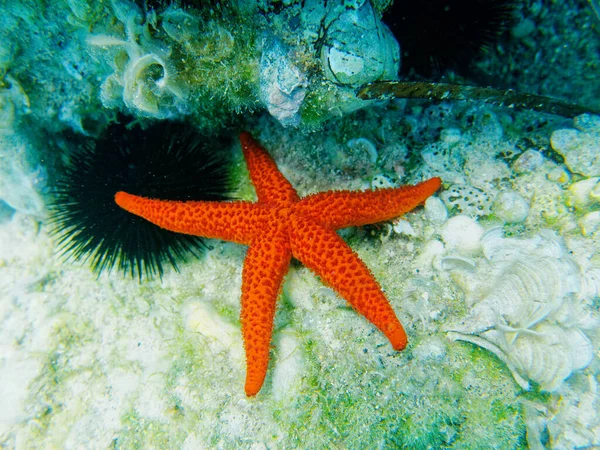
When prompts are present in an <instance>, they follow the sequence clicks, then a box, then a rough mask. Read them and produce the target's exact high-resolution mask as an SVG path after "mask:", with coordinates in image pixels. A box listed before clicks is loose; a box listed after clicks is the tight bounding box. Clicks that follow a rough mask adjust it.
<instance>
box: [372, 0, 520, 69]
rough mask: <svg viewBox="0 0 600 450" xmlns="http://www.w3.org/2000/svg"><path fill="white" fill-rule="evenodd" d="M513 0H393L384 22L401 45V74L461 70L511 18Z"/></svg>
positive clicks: (492, 41) (490, 41) (488, 43)
mask: <svg viewBox="0 0 600 450" xmlns="http://www.w3.org/2000/svg"><path fill="white" fill-rule="evenodd" d="M515 3H516V2H515V1H514V0H422V1H418V2H416V1H407V0H396V1H394V4H393V5H392V6H391V7H390V8H389V9H388V11H386V13H385V14H384V16H383V21H384V22H385V23H386V24H387V25H388V26H389V27H390V29H391V30H392V33H394V36H395V37H396V39H397V40H398V43H399V44H400V50H401V52H402V69H401V71H402V73H403V74H408V73H409V72H410V71H411V70H413V71H414V72H416V73H418V74H419V75H422V76H425V77H438V76H440V75H443V73H444V71H446V70H448V69H454V70H457V71H459V72H463V71H464V70H465V68H466V67H467V66H468V65H469V63H470V62H471V60H472V59H473V58H474V57H476V56H478V55H479V53H480V52H481V51H482V50H483V49H485V48H486V47H488V46H489V45H491V44H492V43H494V42H495V41H496V40H497V39H498V37H499V36H500V34H501V33H502V32H503V31H504V30H505V29H506V28H507V26H508V25H509V24H510V23H511V21H512V20H513V10H514V9H515Z"/></svg>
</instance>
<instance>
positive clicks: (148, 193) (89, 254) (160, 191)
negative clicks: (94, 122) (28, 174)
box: [50, 122, 229, 281]
mask: <svg viewBox="0 0 600 450" xmlns="http://www.w3.org/2000/svg"><path fill="white" fill-rule="evenodd" d="M225 145H227V144H225V143H224V142H222V140H221V141H220V142H216V140H215V139H212V138H211V139H210V140H209V139H208V138H206V137H205V136H202V135H199V134H198V133H197V132H195V131H194V130H193V129H191V127H189V126H187V125H185V124H182V123H172V122H159V123H156V124H154V125H151V126H149V127H148V128H146V129H143V128H141V127H140V126H139V125H131V124H130V125H124V124H114V125H111V126H110V127H109V128H108V129H107V130H106V132H105V133H104V135H103V136H102V138H101V139H99V140H97V141H92V142H89V143H87V144H86V145H83V146H82V147H80V148H79V149H77V150H75V151H74V152H73V154H72V155H70V162H69V163H68V164H67V166H66V168H65V170H64V173H63V176H62V177H60V179H59V180H58V182H57V184H56V187H55V189H54V193H55V195H54V199H53V201H52V204H51V206H50V210H51V212H52V218H53V223H54V225H55V226H54V233H55V234H56V235H57V236H58V242H59V248H60V251H61V253H63V254H65V255H68V256H70V257H72V258H74V259H75V260H81V259H83V260H87V259H91V266H92V268H93V269H94V271H96V272H97V273H98V274H100V273H101V272H102V271H103V270H105V269H106V270H111V269H112V268H113V267H114V266H115V265H118V267H119V269H120V270H122V271H123V272H124V273H127V272H129V273H130V274H131V276H135V275H136V274H137V276H138V278H139V279H140V281H141V279H142V277H143V275H145V276H146V277H147V278H149V277H153V276H154V275H156V274H158V275H159V276H162V274H163V263H165V262H168V263H170V264H171V265H172V266H173V267H174V268H175V269H176V270H177V261H178V260H182V259H184V258H185V256H186V255H187V254H188V253H191V254H192V255H198V252H199V251H200V250H201V248H202V247H203V245H204V244H203V242H202V240H201V239H200V238H198V237H195V236H188V235H184V234H177V233H172V232H170V231H166V230H163V229H161V228H159V227H157V226H156V225H153V224H151V223H150V222H148V221H146V220H143V219H141V218H139V217H136V216H133V215H132V214H129V213H128V212H126V211H124V210H122V209H121V208H119V207H118V206H117V205H116V204H115V201H114V195H115V193H116V192H117V191H121V190H122V191H126V192H130V193H133V194H137V195H141V196H145V197H151V198H161V199H166V200H223V199H226V198H228V193H229V189H228V187H229V186H228V185H229V176H228V170H227V167H228V166H229V161H228V160H227V158H226V157H225V156H224V153H223V151H220V150H221V149H222V148H223V146H225Z"/></svg>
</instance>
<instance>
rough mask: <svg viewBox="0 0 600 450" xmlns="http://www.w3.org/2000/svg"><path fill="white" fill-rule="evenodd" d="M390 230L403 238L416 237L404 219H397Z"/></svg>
mask: <svg viewBox="0 0 600 450" xmlns="http://www.w3.org/2000/svg"><path fill="white" fill-rule="evenodd" d="M392 229H393V230H394V233H396V234H402V235H404V236H410V237H415V236H417V232H416V231H415V229H414V228H413V227H412V225H411V224H410V222H409V221H408V220H405V219H399V220H398V221H397V222H395V223H394V225H393V227H392Z"/></svg>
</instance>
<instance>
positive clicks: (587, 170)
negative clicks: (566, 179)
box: [550, 116, 600, 177]
mask: <svg viewBox="0 0 600 450" xmlns="http://www.w3.org/2000/svg"><path fill="white" fill-rule="evenodd" d="M579 117H581V116H579ZM578 123H580V124H581V123H583V119H582V120H581V121H578ZM550 144H551V145H552V148H553V149H554V150H556V152H558V153H559V154H560V155H562V156H563V157H564V158H565V164H566V165H567V167H568V168H569V170H570V171H571V172H575V173H580V174H582V175H585V176H587V177H594V176H599V175H600V133H598V132H592V131H590V132H584V131H580V130H576V129H571V128H568V129H563V130H556V131H555V132H554V133H552V136H551V137H550Z"/></svg>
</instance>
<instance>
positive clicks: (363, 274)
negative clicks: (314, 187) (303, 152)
mask: <svg viewBox="0 0 600 450" xmlns="http://www.w3.org/2000/svg"><path fill="white" fill-rule="evenodd" d="M240 141H241V143H242V150H243V152H244V157H245V159H246V164H247V165H248V171H249V173H250V178H251V180H252V183H253V185H254V187H255V189H256V194H257V197H258V201H257V202H254V203H252V202H245V201H233V202H210V201H189V202H179V201H169V200H158V199H148V198H144V197H138V196H135V195H132V194H128V193H125V192H118V193H117V194H116V195H115V201H116V203H117V204H118V205H119V206H120V207H121V208H123V209H125V210H127V211H129V212H131V213H132V214H135V215H138V216H140V217H143V218H145V219H147V220H149V221H150V222H152V223H154V224H156V225H158V226H160V227H162V228H165V229H167V230H171V231H174V232H177V233H185V234H191V235H196V236H203V237H208V238H216V239H223V240H227V241H233V242H237V243H240V244H245V245H248V246H249V248H248V252H247V254H246V259H245V261H244V268H243V271H242V312H241V322H242V335H243V338H244V346H245V350H246V386H245V391H246V395H248V396H253V395H256V394H257V393H258V391H259V390H260V389H261V387H262V385H263V383H264V380H265V376H266V373H267V366H268V362H269V350H270V342H271V334H272V331H273V319H274V316H275V309H276V302H277V297H278V295H279V292H280V291H281V286H282V284H283V280H284V277H285V275H286V273H287V271H288V268H289V264H290V261H291V258H292V257H294V258H296V259H298V260H299V261H300V262H301V263H302V264H304V265H305V266H306V267H308V268H309V269H311V270H312V271H313V272H315V273H316V274H317V275H319V276H320V278H321V280H322V281H323V282H324V283H326V284H327V285H329V286H331V287H332V288H333V289H334V290H335V291H337V292H338V294H340V296H342V297H343V298H344V299H345V300H346V301H347V302H348V303H349V304H350V305H351V306H352V307H353V308H354V309H355V310H356V311H357V312H358V313H359V314H362V315H363V316H364V317H365V318H366V319H367V320H369V321H370V322H371V323H372V324H373V325H375V326H376V327H377V328H378V329H379V330H381V332H382V333H383V334H384V335H385V336H386V337H387V338H388V339H389V341H390V343H391V344H392V347H393V348H394V349H395V350H402V349H404V348H405V347H406V344H407V337H406V333H405V331H404V328H403V327H402V324H401V323H400V321H399V320H398V318H397V317H396V314H395V313H394V310H393V309H392V307H391V305H390V303H389V301H388V300H387V298H386V297H385V295H384V293H383V291H382V289H381V287H380V286H379V283H377V281H376V280H375V278H374V277H373V275H372V274H371V272H370V271H369V269H368V268H367V266H366V265H365V264H364V263H363V262H362V261H361V260H360V258H359V257H358V255H357V254H356V253H355V252H354V251H353V250H352V249H351V248H350V247H349V246H348V245H347V244H346V243H345V242H344V240H343V239H342V238H340V237H339V236H338V235H337V233H336V232H335V230H337V229H339V228H344V227H351V226H361V225H367V224H372V223H377V222H381V221H385V220H390V219H393V218H395V217H398V216H400V215H402V214H404V213H406V212H408V211H410V210H412V209H414V208H415V207H416V206H418V205H419V204H421V203H423V202H424V201H425V200H426V199H427V198H428V197H429V196H431V195H432V194H433V193H434V192H435V191H437V190H438V188H439V187H440V184H441V181H440V179H439V178H431V179H429V180H426V181H423V182H422V183H419V184H417V185H415V186H405V187H400V188H389V189H378V190H369V191H328V192H321V193H317V194H313V195H309V196H307V197H304V198H302V199H301V198H300V197H299V196H298V194H297V193H296V191H295V189H294V188H293V187H292V185H291V184H290V182H289V181H288V180H287V179H286V178H285V177H284V176H283V175H282V174H281V172H280V171H279V170H278V169H277V166H276V165H275V162H274V161H273V159H272V158H271V157H270V156H269V154H268V153H267V152H266V151H265V150H264V149H263V148H262V147H261V146H260V145H259V144H258V143H257V142H256V141H255V140H254V139H253V138H252V137H251V136H250V134H248V133H242V134H241V135H240Z"/></svg>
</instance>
